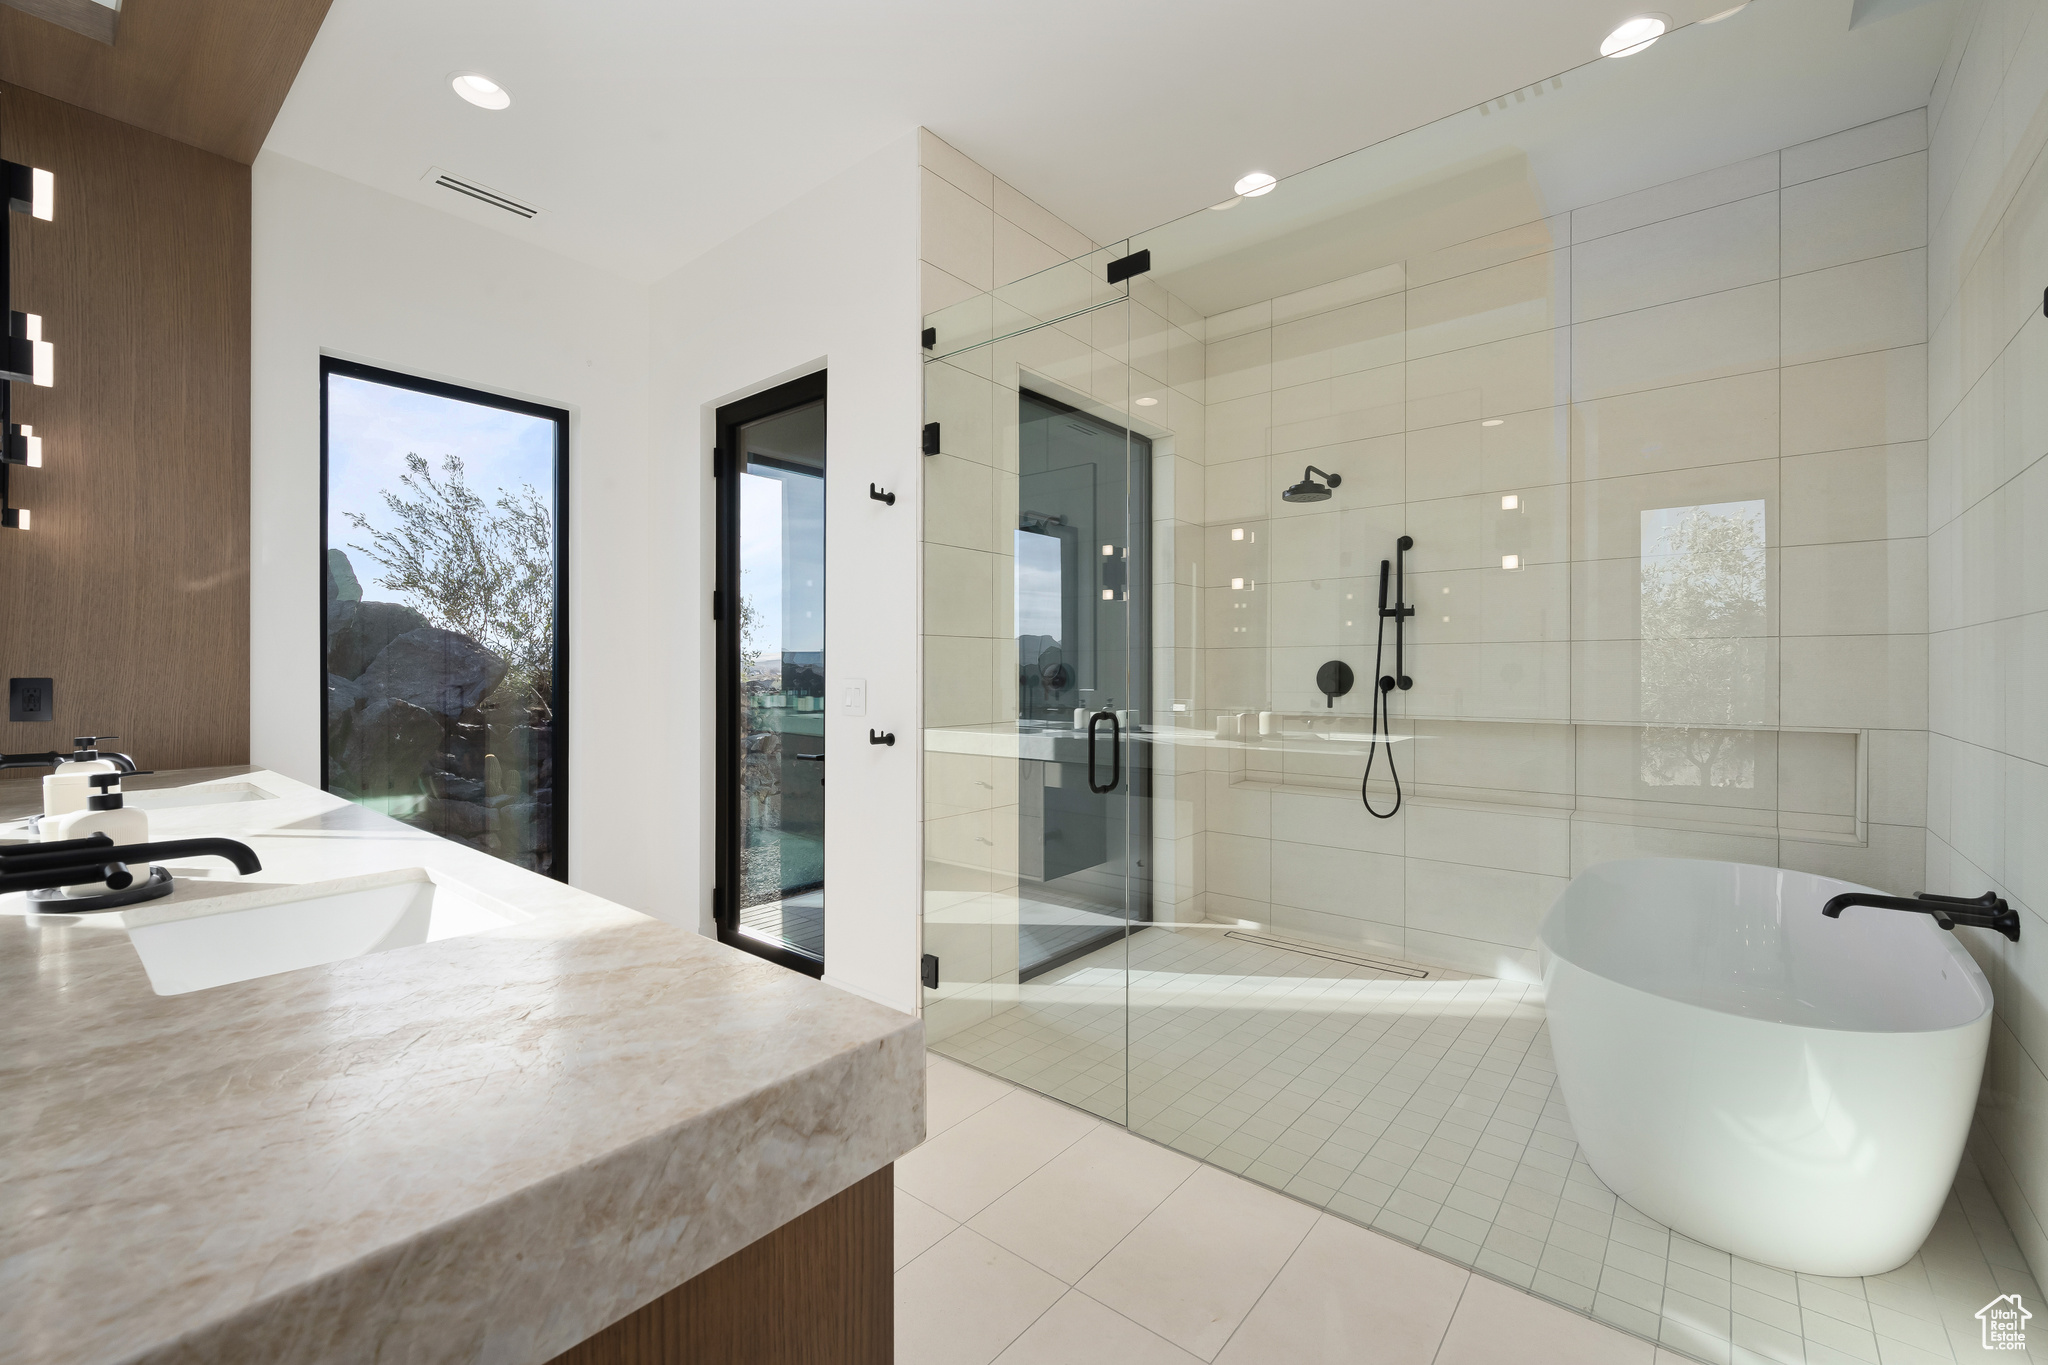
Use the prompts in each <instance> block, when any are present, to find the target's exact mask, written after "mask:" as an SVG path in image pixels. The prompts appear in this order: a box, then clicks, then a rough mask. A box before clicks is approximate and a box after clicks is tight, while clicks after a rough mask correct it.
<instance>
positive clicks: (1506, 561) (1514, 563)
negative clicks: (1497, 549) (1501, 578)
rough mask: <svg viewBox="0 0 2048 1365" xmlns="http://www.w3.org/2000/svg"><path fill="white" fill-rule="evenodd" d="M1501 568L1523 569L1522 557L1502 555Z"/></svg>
mask: <svg viewBox="0 0 2048 1365" xmlns="http://www.w3.org/2000/svg"><path fill="white" fill-rule="evenodd" d="M1500 566H1501V567H1502V568H1503V569H1519V568H1521V567H1522V557H1521V556H1520V555H1502V556H1501V557H1500Z"/></svg>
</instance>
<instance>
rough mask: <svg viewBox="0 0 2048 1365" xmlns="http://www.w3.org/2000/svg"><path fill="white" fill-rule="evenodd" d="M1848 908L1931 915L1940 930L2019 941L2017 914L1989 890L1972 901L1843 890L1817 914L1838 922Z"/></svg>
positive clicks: (1921, 894) (1927, 895)
mask: <svg viewBox="0 0 2048 1365" xmlns="http://www.w3.org/2000/svg"><path fill="white" fill-rule="evenodd" d="M1851 905H1869V906H1874V907H1875V908H1877V909H1879V910H1910V911H1914V912H1916V913H1918V914H1922V915H1932V916H1934V922H1935V923H1936V924H1939V925H1940V926H1941V927H1942V928H1944V929H1953V928H1955V927H1956V926H1957V925H1958V924H1969V925H1974V926H1976V927H1977V928H1979V929H1996V930H1997V931H1998V932H1999V933H2001V934H2004V935H2005V936H2006V937H2007V938H2009V939H2011V940H2012V941H2013V942H2014V943H2018V942H2019V941H2020V917H2019V913H2018V912H2017V911H2015V910H2014V909H2013V908H2012V907H2011V906H2009V905H2007V904H2006V903H2005V901H2004V900H2003V899H2002V898H2000V897H1999V896H1997V895H1996V894H1994V893H1992V892H1990V891H1986V892H1985V893H1984V894H1983V895H1981V896H1978V897H1977V898H1976V899H1974V900H1970V899H1965V898H1964V897H1962V896H1937V895H1935V894H1933V893H1932V892H1929V891H1922V892H1921V893H1920V894H1919V895H1917V896H1880V895H1878V894H1877V893H1876V892H1874V891H1844V892H1843V893H1842V894H1841V895H1839V896H1831V897H1829V899H1828V903H1827V904H1826V905H1823V906H1822V907H1821V908H1820V912H1821V913H1822V914H1823V915H1826V916H1827V917H1828V918H1829V919H1840V918H1841V917H1842V911H1843V910H1844V909H1846V908H1847V907H1849V906H1851Z"/></svg>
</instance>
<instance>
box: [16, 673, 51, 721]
mask: <svg viewBox="0 0 2048 1365" xmlns="http://www.w3.org/2000/svg"><path fill="white" fill-rule="evenodd" d="M56 707H57V702H56V691H55V689H54V687H53V685H52V680H51V679H49V678H9V679H8V680H7V719H9V720H11V721H20V722H23V723H26V724H30V725H37V724H47V723H48V722H50V721H52V720H55V719H56V718H57V710H56Z"/></svg>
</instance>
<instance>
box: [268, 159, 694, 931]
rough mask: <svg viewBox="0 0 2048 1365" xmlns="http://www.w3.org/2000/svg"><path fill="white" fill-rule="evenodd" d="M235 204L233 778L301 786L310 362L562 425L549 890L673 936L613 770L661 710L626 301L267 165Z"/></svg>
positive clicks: (606, 280)
mask: <svg viewBox="0 0 2048 1365" xmlns="http://www.w3.org/2000/svg"><path fill="white" fill-rule="evenodd" d="M253 198H254V204H253V217H254V223H253V235H254V248H253V267H252V269H253V282H252V283H253V288H252V310H251V311H252V313H253V318H252V337H253V344H252V350H253V364H252V366H251V373H250V435H251V442H250V446H251V452H250V517H251V522H252V527H251V530H252V536H251V552H252V568H251V573H250V631H249V636H250V660H249V664H250V668H249V672H250V718H249V719H250V723H249V752H250V757H251V759H252V761H254V762H256V763H258V764H262V765H264V766H266V767H270V768H274V769H276V770H277V771H279V772H282V773H284V774H286V775H287V776H290V777H296V778H298V779H300V780H302V781H306V782H312V783H316V784H317V783H318V782H319V781H320V771H319V768H320V726H321V703H320V693H319V691H318V690H317V689H316V687H315V678H316V677H317V676H318V675H319V673H320V669H321V656H322V654H323V652H324V649H323V641H322V623H321V615H320V612H319V611H318V609H317V608H316V605H315V604H316V603H317V602H318V601H319V597H318V596H317V594H318V593H319V591H320V587H321V580H320V577H319V563H318V554H317V551H318V547H319V544H320V368H319V367H320V357H321V355H323V354H327V355H336V356H343V357H347V358H349V359H354V360H360V361H365V362H368V363H370V364H375V365H381V366H385V367H388V368H390V369H394V370H401V371H404V372H406V373H408V374H415V375H423V376H426V377H429V378H434V379H442V380H447V381H450V382H452V383H457V384H466V385H469V386H472V387H474V388H479V389H486V390H490V391H493V392H497V393H502V394H508V395H513V396H517V397H520V398H528V399H533V400H535V401H538V402H544V403H551V404H556V405H559V406H561V407H565V408H567V409H568V410H569V412H570V431H569V470H570V490H569V627H570V634H569V650H570V660H571V667H570V698H569V733H570V760H569V762H570V766H569V794H570V795H569V859H570V861H569V869H570V876H571V879H572V880H573V881H574V882H575V884H576V885H578V886H580V887H584V888H587V889H588V890H591V891H593V892H595V893H597V894H598V895H602V896H605V897H608V898H610V899H613V900H617V901H620V902H622V903H624V904H627V905H631V906H634V907H635V908H638V909H642V910H648V911H652V912H655V913H659V914H662V915H664V916H665V917H668V918H677V919H682V920H684V921H685V922H688V923H692V924H694V923H695V922H696V915H695V910H694V907H692V906H691V905H690V904H689V902H690V899H691V898H690V896H689V884H688V883H687V882H684V883H679V882H678V881H677V880H676V879H674V878H673V877H672V875H671V873H672V871H673V869H672V867H671V866H669V865H667V860H666V859H665V858H657V857H653V856H650V853H649V849H650V847H651V844H650V840H651V839H652V837H653V835H654V831H655V828H656V827H655V826H654V825H652V824H651V823H650V822H649V820H648V818H647V811H646V805H645V801H644V799H643V797H642V795H641V794H640V793H639V792H637V791H635V790H634V789H633V787H632V786H629V785H627V784H626V783H625V782H623V781H622V780H621V774H622V773H625V772H627V771H628V770H629V766H628V764H626V763H624V762H622V761H621V759H620V757H618V755H620V754H621V753H623V752H627V751H631V750H633V749H634V748H635V746H634V744H633V742H632V741H631V740H630V739H629V738H627V737H628V736H630V735H631V734H632V733H633V732H634V731H635V730H636V729H638V728H640V726H641V724H642V722H643V721H644V719H645V718H646V717H647V716H649V715H650V714H652V713H654V712H657V711H659V710H660V709H661V701H660V698H659V695H658V693H657V691H656V690H655V688H654V687H653V686H651V684H652V682H653V665H654V663H655V661H656V660H657V659H658V658H659V653H660V652H659V650H658V649H657V647H656V644H655V641H656V640H657V638H658V636H659V629H658V620H659V618H658V616H657V614H656V612H657V609H658V606H659V603H660V598H659V595H658V594H656V593H654V592H652V591H650V590H649V585H650V580H649V578H648V575H647V560H646V548H647V538H648V536H647V528H648V526H649V517H648V513H647V500H646V497H645V488H646V464H647V319H648V291H647V288H646V286H644V285H638V284H634V283H631V282H628V281H626V280H623V279H619V278H616V277H614V276H610V275H607V274H604V273H603V272H601V271H598V270H593V269H591V268H590V267H589V266H586V265H581V264H579V263H576V262H574V261H570V260H568V259H567V258H565V257H561V256H557V255H554V254H552V253H550V252H546V251H542V250H539V249H537V248H534V247H529V246H525V245H522V244H521V243H519V242H517V241H514V240H512V239H510V238H507V237H506V236H504V235H502V234H500V233H494V232H488V231H485V230H484V229H482V228H478V227H475V226H472V225H470V224H467V223H464V222H462V221H460V220H458V219H456V218H453V217H451V216H449V215H447V214H442V213H437V212H435V211H433V210H431V209H428V208H425V207H422V206H420V205H418V204H413V203H409V202H407V201H405V200H402V199H398V198H395V197H393V196H391V195H388V194H384V193H382V192H381V191H377V190H372V189H369V188H367V187H365V186H363V185H360V184H357V183H356V182H354V181H351V180H346V179H343V178H341V177H339V176H336V175H332V174H330V173H328V172H326V171H322V170H317V169H315V168H313V167H311V166H308V165H306V164H304V163H303V162H299V161H294V160H291V159H290V158H288V157H282V156H277V155H275V154H272V153H265V154H263V155H262V156H260V157H259V158H258V159H257V161H256V165H255V170H254V187H253ZM422 453H427V452H422ZM691 515H694V509H691ZM645 762H646V764H647V766H648V767H649V768H651V769H656V770H658V769H662V768H666V767H669V766H671V764H672V762H673V760H672V759H670V758H669V757H668V756H666V755H656V754H653V753H648V754H647V755H646V759H645ZM668 780H672V779H668V778H664V777H661V776H658V775H657V776H653V777H644V778H642V779H640V782H639V783H636V784H634V785H641V784H645V783H659V782H663V781H668Z"/></svg>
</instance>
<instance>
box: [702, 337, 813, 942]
mask: <svg viewBox="0 0 2048 1365" xmlns="http://www.w3.org/2000/svg"><path fill="white" fill-rule="evenodd" d="M718 426H719V438H718V453H717V457H716V458H717V460H718V484H719V490H718V492H719V546H718V553H719V589H718V592H719V601H718V617H719V620H718V627H719V635H718V639H719V651H718V684H719V685H718V692H719V703H718V704H719V762H718V793H719V809H718V822H717V823H718V843H719V885H718V894H717V898H716V900H717V916H718V933H719V937H720V938H721V939H722V940H724V941H725V942H727V943H731V944H733V945H735V946H737V947H742V948H745V949H747V950H748V951H750V952H754V953H758V954H760V955H761V956H763V957H766V958H769V959H771V960H772V961H776V962H780V963H782V964H783V965H784V966H787V967H791V968H794V969H795V970H797V971H801V972H805V973H808V974H809V975H811V976H821V975H823V973H824V969H825V766H826V764H825V759H826V754H825V602H826V597H825V376H824V375H822V374H817V375H811V376H809V377H807V378H805V379H801V380H797V381H796V382H794V383H791V384H785V385H782V386H781V387H779V388H776V389H772V390H770V391H769V392H767V393H763V394H759V395H756V396H755V397H753V398H749V399H746V400H744V401H743V402H740V403H735V404H733V405H731V406H729V407H726V408H722V409H720V410H719V414H718Z"/></svg>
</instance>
